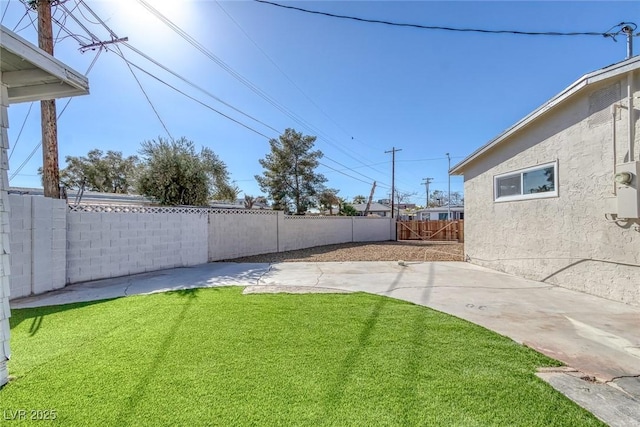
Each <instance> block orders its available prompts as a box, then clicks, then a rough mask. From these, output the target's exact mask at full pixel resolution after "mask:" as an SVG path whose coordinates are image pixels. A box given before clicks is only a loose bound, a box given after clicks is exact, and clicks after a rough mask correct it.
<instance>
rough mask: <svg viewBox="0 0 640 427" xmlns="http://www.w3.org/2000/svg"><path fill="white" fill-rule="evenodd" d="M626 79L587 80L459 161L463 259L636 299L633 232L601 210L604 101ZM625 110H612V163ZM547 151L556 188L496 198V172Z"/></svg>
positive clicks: (604, 203)
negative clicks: (499, 140)
mask: <svg viewBox="0 0 640 427" xmlns="http://www.w3.org/2000/svg"><path fill="white" fill-rule="evenodd" d="M639 83H640V82H638V79H637V78H636V81H635V85H636V87H639ZM625 85H626V78H624V79H623V78H618V79H609V80H607V81H604V82H601V83H599V84H594V85H593V86H590V87H588V88H587V89H585V90H584V91H582V92H581V93H580V94H578V95H576V96H575V97H574V99H572V100H569V101H567V102H566V103H565V104H564V105H562V106H556V107H555V108H554V110H553V111H552V112H550V113H548V114H547V115H546V116H543V117H541V118H539V119H537V120H536V121H535V122H533V123H532V124H530V125H529V126H528V127H526V128H524V129H522V130H521V131H519V132H517V133H516V134H514V135H512V136H511V137H510V138H509V140H508V141H505V142H504V143H503V144H501V145H500V146H498V147H495V148H494V149H493V150H491V151H490V152H488V153H487V154H486V155H484V156H482V157H480V158H478V159H477V160H475V161H474V162H472V163H470V164H469V165H468V166H467V167H466V168H465V170H464V175H465V219H466V221H465V241H466V242H465V252H466V254H467V255H468V257H469V261H470V262H472V263H474V264H479V265H482V266H486V267H490V268H493V269H496V270H500V271H504V272H507V273H511V274H515V275H519V276H523V277H526V278H530V279H534V280H539V281H544V282H546V283H550V284H554V285H559V286H563V287H566V288H570V289H574V290H578V291H582V292H587V293H590V294H593V295H597V296H601V297H605V298H609V299H612V300H617V301H621V302H625V303H629V304H635V305H640V268H638V266H639V265H640V232H638V231H637V228H634V226H633V224H631V225H629V224H628V223H627V224H625V223H615V222H613V221H611V220H609V219H607V218H605V214H607V213H613V212H615V196H614V195H613V165H614V158H613V156H614V154H613V153H614V151H613V145H612V138H613V131H612V117H611V115H610V113H609V118H608V119H606V117H604V118H603V116H605V113H603V111H605V109H606V111H610V105H611V104H613V103H621V104H622V105H625V104H626V97H624V96H623V95H624V92H625V90H624V87H625ZM621 87H622V89H620V88H621ZM603 91H605V92H606V91H609V92H610V93H609V96H608V97H605V100H606V102H602V99H603V97H602V92H603ZM636 96H637V94H636ZM594 100H595V103H594ZM627 111H628V110H627V109H626V108H625V109H621V110H620V111H619V112H618V119H617V120H616V133H617V141H618V143H617V158H616V159H615V161H616V162H618V163H621V162H623V161H624V156H625V154H628V150H627V149H626V148H625V147H627V146H628V145H627V144H628V142H627V123H628V121H627V116H626V114H627ZM595 115H597V117H596V118H597V120H594V116H595ZM636 145H637V144H636ZM636 153H638V151H637V149H636ZM552 161H557V162H558V170H557V173H558V197H553V198H544V199H529V200H518V201H511V202H500V203H496V202H495V201H494V194H493V191H494V184H493V179H494V176H495V175H498V174H502V173H506V172H511V171H515V170H518V169H522V168H527V167H531V166H535V165H539V164H544V163H548V162H552ZM612 206H613V207H614V208H612ZM637 224H638V223H637V222H636V225H637Z"/></svg>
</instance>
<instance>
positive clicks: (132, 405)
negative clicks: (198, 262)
mask: <svg viewBox="0 0 640 427" xmlns="http://www.w3.org/2000/svg"><path fill="white" fill-rule="evenodd" d="M199 292H200V289H197V288H196V289H182V290H178V291H173V292H168V293H167V294H166V295H172V294H175V295H179V296H181V297H185V298H186V299H185V303H184V305H183V306H182V310H181V311H180V313H179V314H178V316H177V317H176V319H175V320H174V322H173V325H172V326H171V328H169V330H168V331H167V333H166V335H165V337H164V339H163V340H162V342H161V343H160V345H159V348H158V351H157V353H156V356H155V357H154V359H153V360H152V361H151V363H150V364H149V367H148V368H147V372H146V373H145V374H144V375H143V376H142V377H141V378H140V380H139V381H138V384H137V385H136V386H135V387H134V388H133V390H134V391H133V393H132V394H131V395H130V396H129V398H128V402H127V407H125V408H122V411H121V412H120V414H119V416H118V419H117V420H116V422H115V423H114V425H118V426H120V425H128V424H129V422H128V420H129V418H131V416H132V415H133V414H134V413H135V410H136V407H137V406H138V404H139V403H140V401H141V400H142V398H143V397H144V395H145V393H146V390H147V387H148V385H149V382H150V380H151V378H152V377H153V376H154V375H155V374H156V373H157V372H158V370H161V369H162V367H161V365H162V362H163V361H164V360H165V359H166V357H167V353H168V352H169V348H170V347H171V344H172V343H173V341H175V338H176V334H177V332H178V329H179V328H180V325H182V322H184V319H185V317H186V316H187V312H188V311H189V309H190V308H191V307H192V305H193V302H194V301H195V299H196V297H197V296H198V293H199Z"/></svg>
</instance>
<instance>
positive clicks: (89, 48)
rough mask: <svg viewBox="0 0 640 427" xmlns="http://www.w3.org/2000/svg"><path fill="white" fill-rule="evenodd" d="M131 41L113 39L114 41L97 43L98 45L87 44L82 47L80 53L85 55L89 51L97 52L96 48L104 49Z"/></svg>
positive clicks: (122, 38)
mask: <svg viewBox="0 0 640 427" xmlns="http://www.w3.org/2000/svg"><path fill="white" fill-rule="evenodd" d="M128 41H129V37H120V38H117V39H113V40H107V41H106V42H96V43H91V44H85V45H82V46H80V52H82V53H84V52H86V51H88V50H95V49H96V48H103V47H105V46H106V45H109V44H114V43H122V42H128Z"/></svg>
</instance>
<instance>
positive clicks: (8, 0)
mask: <svg viewBox="0 0 640 427" xmlns="http://www.w3.org/2000/svg"><path fill="white" fill-rule="evenodd" d="M10 3H11V0H7V5H6V6H5V7H4V11H3V12H2V18H0V22H4V17H5V15H6V14H7V10H9V4H10Z"/></svg>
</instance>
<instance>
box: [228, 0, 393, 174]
mask: <svg viewBox="0 0 640 427" xmlns="http://www.w3.org/2000/svg"><path fill="white" fill-rule="evenodd" d="M216 4H217V5H218V7H219V8H220V9H221V10H222V11H223V12H224V13H225V14H226V15H227V17H229V19H230V20H231V21H232V22H233V23H234V24H235V25H236V26H237V27H238V29H239V30H240V31H241V32H242V33H243V34H244V35H245V37H247V39H248V40H249V41H250V42H251V43H252V44H253V45H254V46H255V47H256V49H258V51H259V52H260V53H262V55H263V56H264V57H265V58H267V60H268V61H269V62H270V63H271V64H272V65H273V66H274V67H275V68H276V69H277V70H278V71H279V72H280V73H281V74H282V75H283V76H284V77H285V78H286V79H287V81H289V83H291V85H292V86H293V87H294V88H296V89H297V90H298V92H300V93H301V94H302V96H304V97H305V98H306V99H307V100H308V101H309V102H310V103H311V104H312V105H313V106H314V107H316V108H317V109H318V111H320V112H321V113H322V114H323V115H324V116H325V117H326V118H328V119H329V120H330V121H331V122H332V123H333V124H334V125H336V127H338V128H339V129H340V130H342V132H344V134H345V135H347V136H349V137H351V140H353V141H357V142H358V143H360V144H362V145H365V144H364V143H363V142H360V141H359V140H356V139H355V138H353V136H351V133H350V132H348V131H347V130H345V129H344V127H342V126H341V125H340V124H339V123H338V122H337V121H336V120H334V119H333V118H332V117H331V116H329V114H328V113H327V112H326V111H325V110H324V109H322V107H320V106H319V105H318V104H317V103H316V102H315V101H314V100H313V99H311V97H310V96H309V95H307V93H306V92H305V91H303V90H302V88H301V87H300V86H298V85H297V84H296V83H295V82H294V81H293V79H292V78H291V77H289V75H288V74H287V73H285V71H284V70H283V69H282V68H281V67H280V66H278V64H277V63H276V62H275V61H274V60H273V58H271V57H270V56H269V55H268V54H267V53H266V52H265V51H264V49H262V48H261V47H260V46H259V45H258V43H257V42H256V41H255V40H254V39H253V38H252V37H251V36H250V35H249V34H248V33H247V32H246V31H245V30H244V28H242V26H241V25H240V23H239V22H238V21H236V20H235V19H234V18H233V16H231V14H230V13H229V12H228V11H227V10H226V9H225V8H224V7H223V6H222V4H221V3H220V2H219V1H217V0H216ZM320 133H321V132H320ZM323 139H325V140H328V139H331V138H328V137H327V136H326V135H325V136H324V138H323ZM336 148H338V149H340V148H339V147H336ZM340 150H341V149H340ZM341 151H342V150H341ZM351 151H352V152H353V153H355V154H358V155H360V157H359V158H356V157H353V156H350V155H349V154H348V153H346V152H344V151H343V153H345V154H347V155H348V156H349V157H352V158H354V159H355V160H356V161H358V162H360V163H362V165H363V166H365V167H370V166H366V165H365V163H364V162H362V161H361V160H360V159H361V158H362V156H361V154H360V153H357V152H355V151H353V150H351ZM364 160H367V159H364ZM371 169H372V170H373V171H375V172H378V173H382V172H381V171H379V170H377V169H374V168H371Z"/></svg>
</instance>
